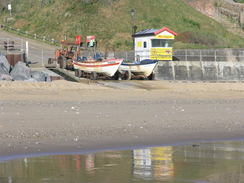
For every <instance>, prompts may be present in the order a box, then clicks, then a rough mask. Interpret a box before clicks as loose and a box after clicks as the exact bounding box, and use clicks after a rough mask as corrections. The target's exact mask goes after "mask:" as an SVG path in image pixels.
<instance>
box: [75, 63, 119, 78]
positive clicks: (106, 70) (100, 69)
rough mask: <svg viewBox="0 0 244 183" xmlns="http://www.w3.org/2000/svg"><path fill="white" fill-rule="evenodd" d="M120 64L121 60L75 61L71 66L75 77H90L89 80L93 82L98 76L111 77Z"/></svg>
mask: <svg viewBox="0 0 244 183" xmlns="http://www.w3.org/2000/svg"><path fill="white" fill-rule="evenodd" d="M122 62H123V59H103V60H94V59H91V60H86V61H78V60H75V61H73V66H74V70H75V75H76V76H77V77H84V76H85V75H90V78H91V79H94V80H95V79H97V78H98V77H99V76H105V77H113V76H114V75H115V73H116V72H117V70H118V69H119V66H120V65H121V64H122Z"/></svg>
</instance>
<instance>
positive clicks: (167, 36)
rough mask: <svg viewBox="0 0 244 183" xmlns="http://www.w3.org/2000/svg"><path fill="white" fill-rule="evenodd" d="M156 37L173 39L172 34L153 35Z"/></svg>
mask: <svg viewBox="0 0 244 183" xmlns="http://www.w3.org/2000/svg"><path fill="white" fill-rule="evenodd" d="M155 37H156V38H157V39H174V38H175V36H174V35H157V36H155Z"/></svg>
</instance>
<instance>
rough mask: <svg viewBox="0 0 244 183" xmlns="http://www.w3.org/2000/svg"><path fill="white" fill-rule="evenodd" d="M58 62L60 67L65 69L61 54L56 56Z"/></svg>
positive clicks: (64, 60)
mask: <svg viewBox="0 0 244 183" xmlns="http://www.w3.org/2000/svg"><path fill="white" fill-rule="evenodd" d="M58 63H59V66H60V68H61V69H66V58H64V57H63V56H60V57H58Z"/></svg>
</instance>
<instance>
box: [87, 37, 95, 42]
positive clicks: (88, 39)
mask: <svg viewBox="0 0 244 183" xmlns="http://www.w3.org/2000/svg"><path fill="white" fill-rule="evenodd" d="M95 39H96V36H87V37H86V42H87V43H89V42H91V41H95Z"/></svg>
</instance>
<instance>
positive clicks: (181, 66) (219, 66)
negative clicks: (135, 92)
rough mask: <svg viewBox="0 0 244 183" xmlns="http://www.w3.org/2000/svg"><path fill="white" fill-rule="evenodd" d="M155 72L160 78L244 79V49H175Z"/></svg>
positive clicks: (160, 63) (159, 64)
mask: <svg viewBox="0 0 244 183" xmlns="http://www.w3.org/2000/svg"><path fill="white" fill-rule="evenodd" d="M155 74H156V79H158V80H214V81H219V80H223V81H236V80H244V49H218V50H175V51H174V60H173V61H160V62H159V63H158V66H157V68H156V69H155Z"/></svg>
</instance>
